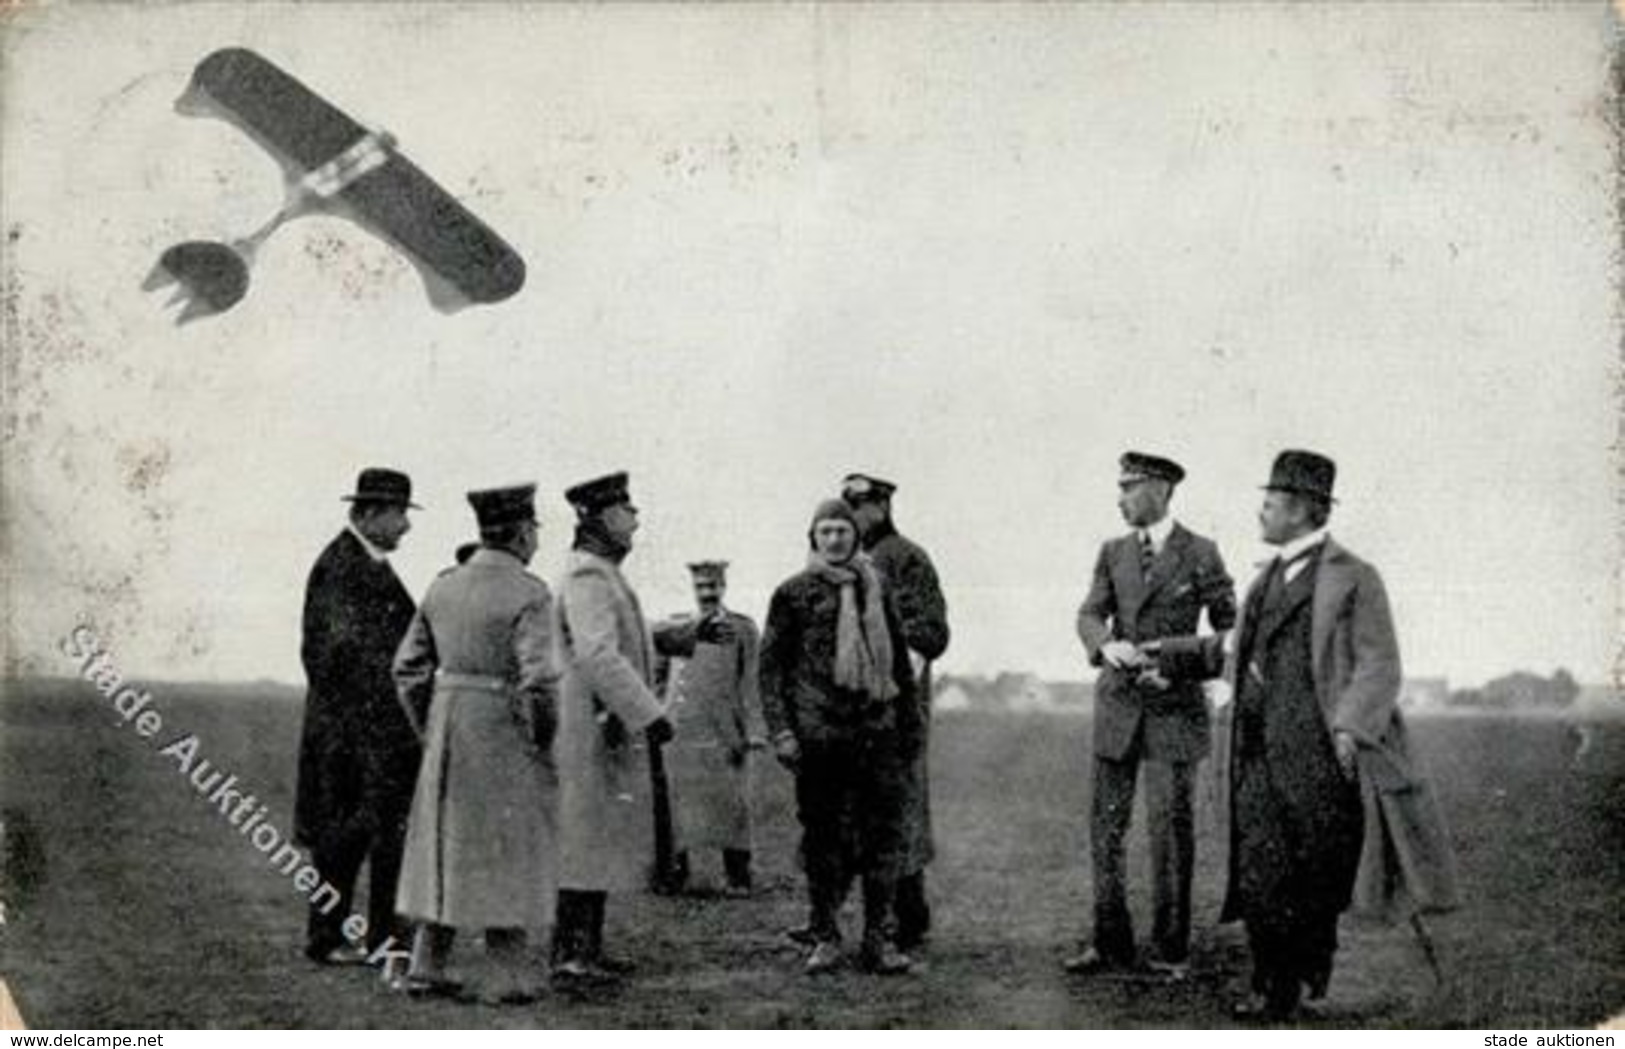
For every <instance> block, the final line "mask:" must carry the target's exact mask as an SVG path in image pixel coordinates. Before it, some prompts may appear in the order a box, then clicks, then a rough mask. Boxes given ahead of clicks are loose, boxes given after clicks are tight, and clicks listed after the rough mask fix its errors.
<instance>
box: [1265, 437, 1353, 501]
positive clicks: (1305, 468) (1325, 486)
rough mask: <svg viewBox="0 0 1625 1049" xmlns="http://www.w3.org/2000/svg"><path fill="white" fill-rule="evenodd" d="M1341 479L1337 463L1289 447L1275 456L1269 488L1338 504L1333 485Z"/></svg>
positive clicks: (1267, 489) (1319, 455) (1318, 455)
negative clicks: (1338, 477)
mask: <svg viewBox="0 0 1625 1049" xmlns="http://www.w3.org/2000/svg"><path fill="white" fill-rule="evenodd" d="M1336 480H1337V464H1336V463H1334V462H1332V461H1331V460H1330V459H1328V458H1326V457H1325V456H1324V455H1321V454H1319V453H1317V452H1307V451H1304V450H1302V449H1299V448H1289V449H1287V450H1286V451H1284V452H1282V453H1281V454H1280V455H1277V456H1276V457H1275V466H1274V467H1273V468H1272V469H1271V470H1270V483H1269V484H1266V485H1265V486H1264V489H1265V491H1274V492H1296V493H1297V494H1299V495H1308V496H1313V497H1314V498H1316V499H1322V500H1325V501H1326V502H1328V503H1335V502H1336V501H1337V500H1336V499H1333V498H1332V485H1333V483H1334V482H1335V481H1336Z"/></svg>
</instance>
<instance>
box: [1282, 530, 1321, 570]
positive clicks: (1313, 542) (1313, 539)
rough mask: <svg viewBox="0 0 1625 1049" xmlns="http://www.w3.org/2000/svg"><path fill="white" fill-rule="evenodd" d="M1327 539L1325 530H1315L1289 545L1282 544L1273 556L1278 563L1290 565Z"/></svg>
mask: <svg viewBox="0 0 1625 1049" xmlns="http://www.w3.org/2000/svg"><path fill="white" fill-rule="evenodd" d="M1327 538H1328V533H1327V531H1326V529H1324V528H1317V529H1315V530H1314V531H1313V532H1310V533H1309V534H1308V535H1300V536H1298V538H1296V539H1294V540H1292V541H1291V542H1290V543H1282V544H1281V546H1280V547H1278V548H1277V549H1276V551H1275V556H1276V557H1277V558H1279V559H1280V562H1281V563H1282V564H1283V565H1284V564H1290V563H1292V562H1293V561H1296V560H1297V559H1298V558H1300V557H1302V556H1303V555H1304V554H1307V553H1308V552H1309V551H1311V550H1313V549H1314V548H1315V547H1317V546H1319V545H1320V544H1321V543H1324V542H1325V541H1326V540H1327Z"/></svg>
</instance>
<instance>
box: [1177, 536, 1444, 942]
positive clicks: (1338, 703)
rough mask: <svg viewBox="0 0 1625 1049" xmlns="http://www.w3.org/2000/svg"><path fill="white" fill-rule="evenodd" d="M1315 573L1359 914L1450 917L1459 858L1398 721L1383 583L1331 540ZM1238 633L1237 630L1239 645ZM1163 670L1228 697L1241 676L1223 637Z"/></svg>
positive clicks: (1227, 732) (1315, 637)
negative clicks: (1354, 839) (1346, 778)
mask: <svg viewBox="0 0 1625 1049" xmlns="http://www.w3.org/2000/svg"><path fill="white" fill-rule="evenodd" d="M1316 572H1317V575H1316V578H1315V589H1314V596H1313V597H1312V598H1311V599H1310V600H1311V601H1312V602H1313V604H1312V606H1311V609H1312V611H1311V617H1312V618H1311V627H1310V631H1311V634H1310V636H1311V646H1312V651H1313V654H1314V680H1315V699H1316V702H1317V703H1318V704H1319V707H1320V711H1321V715H1322V716H1323V717H1324V718H1325V719H1326V725H1327V727H1328V728H1329V729H1330V730H1331V731H1333V732H1347V733H1348V734H1349V735H1351V736H1352V737H1353V738H1354V740H1355V741H1356V742H1357V743H1358V744H1359V751H1358V756H1357V758H1356V766H1357V769H1358V773H1359V777H1360V787H1361V794H1362V800H1363V803H1364V806H1365V823H1366V832H1365V842H1364V846H1363V849H1362V852H1361V855H1360V870H1359V875H1358V878H1357V880H1356V883H1355V890H1354V904H1355V907H1356V908H1357V909H1360V910H1364V911H1368V912H1379V913H1380V912H1389V911H1392V909H1393V906H1394V904H1395V903H1396V902H1397V901H1398V900H1399V899H1400V897H1401V894H1403V895H1404V896H1405V897H1407V898H1408V901H1409V903H1410V905H1411V906H1413V907H1415V908H1416V909H1420V910H1448V909H1450V908H1452V907H1455V906H1456V905H1457V901H1458V892H1457V887H1456V870H1455V854H1454V851H1453V849H1452V848H1451V845H1450V838H1449V834H1448V832H1447V831H1446V829H1445V825H1444V820H1443V817H1442V815H1441V814H1440V812H1439V808H1438V804H1437V801H1436V800H1435V799H1434V797H1433V793H1432V791H1431V789H1430V788H1429V786H1428V783H1427V780H1426V778H1425V777H1424V775H1423V773H1422V770H1421V768H1420V767H1419V764H1418V762H1417V760H1416V757H1415V755H1413V754H1412V752H1411V747H1410V740H1409V735H1408V733H1407V731H1406V727H1405V719H1404V718H1403V716H1401V714H1400V711H1399V705H1398V704H1399V692H1400V687H1401V685H1402V683H1403V680H1404V679H1403V670H1402V668H1401V664H1400V658H1399V642H1398V640H1397V638H1396V636H1395V632H1394V622H1393V614H1392V612H1391V611H1390V610H1389V607H1388V593H1387V590H1386V589H1385V588H1384V586H1383V583H1382V577H1381V576H1380V575H1379V574H1378V573H1377V570H1376V569H1375V568H1373V567H1372V566H1371V565H1369V564H1367V563H1366V562H1365V561H1362V560H1360V558H1358V557H1356V556H1354V554H1352V553H1350V552H1349V551H1348V550H1346V549H1344V548H1343V547H1342V546H1340V545H1339V544H1338V543H1336V542H1335V541H1333V540H1332V539H1329V538H1328V539H1327V540H1326V545H1325V547H1324V549H1323V550H1322V551H1321V554H1320V559H1319V566H1318V568H1317V569H1316ZM1264 579H1265V574H1260V575H1259V577H1258V578H1256V579H1255V580H1254V581H1253V582H1252V584H1251V585H1250V586H1249V588H1248V595H1249V598H1250V597H1251V594H1252V592H1253V590H1254V589H1255V588H1257V587H1259V586H1262V585H1263V583H1264ZM1245 605H1246V602H1243V608H1245ZM1244 628H1245V624H1244V623H1243V624H1238V627H1237V630H1236V635H1237V636H1240V635H1241V633H1242V630H1243V629H1244ZM1262 641H1263V639H1262V638H1260V639H1259V641H1258V642H1256V643H1260V644H1261V643H1262ZM1159 662H1160V668H1161V670H1162V672H1163V674H1164V675H1165V676H1169V677H1177V678H1185V679H1196V678H1201V677H1211V676H1214V675H1215V674H1217V673H1219V672H1221V671H1222V672H1223V674H1224V676H1225V678H1226V680H1227V681H1228V682H1229V684H1230V686H1231V689H1232V692H1234V689H1235V686H1236V680H1237V674H1238V673H1244V672H1245V668H1241V667H1239V666H1238V665H1237V659H1236V653H1235V652H1234V650H1233V648H1232V647H1230V646H1226V645H1225V644H1224V639H1223V638H1221V637H1204V638H1186V639H1182V640H1177V641H1170V642H1169V643H1168V644H1167V645H1165V646H1164V648H1163V651H1162V654H1161V656H1160V657H1159ZM1232 713H1233V711H1232V709H1231V708H1226V710H1225V712H1224V713H1223V714H1221V722H1220V732H1219V740H1218V748H1217V761H1216V764H1217V765H1218V771H1219V775H1220V777H1221V783H1220V790H1219V793H1218V797H1219V806H1218V807H1219V823H1220V828H1221V833H1220V835H1219V839H1220V840H1221V841H1222V842H1224V843H1225V844H1226V847H1228V845H1229V842H1230V812H1231V800H1232V799H1231V775H1232V772H1233V769H1232V762H1231V757H1232V754H1233V751H1234V746H1235V741H1234V725H1233V720H1234V719H1233V717H1232Z"/></svg>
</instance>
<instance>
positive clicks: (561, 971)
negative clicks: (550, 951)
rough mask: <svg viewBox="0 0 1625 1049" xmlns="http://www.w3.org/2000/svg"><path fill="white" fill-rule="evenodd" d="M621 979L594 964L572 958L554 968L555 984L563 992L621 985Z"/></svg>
mask: <svg viewBox="0 0 1625 1049" xmlns="http://www.w3.org/2000/svg"><path fill="white" fill-rule="evenodd" d="M620 980H621V978H620V977H619V976H617V975H615V974H614V973H612V972H610V971H609V970H608V969H605V968H603V967H601V966H599V965H596V964H594V963H593V962H589V961H583V960H582V959H580V958H570V959H567V960H565V961H563V962H560V963H559V964H558V965H555V966H553V984H554V986H556V987H558V988H560V989H561V990H566V991H570V990H586V989H589V988H594V987H608V986H612V985H614V984H617V983H620Z"/></svg>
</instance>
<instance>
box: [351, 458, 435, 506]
mask: <svg viewBox="0 0 1625 1049" xmlns="http://www.w3.org/2000/svg"><path fill="white" fill-rule="evenodd" d="M340 498H342V499H344V500H345V501H346V502H350V503H387V504H390V505H393V506H408V507H411V508H412V509H413V510H421V509H423V507H421V506H419V505H418V504H417V503H414V502H413V501H412V479H411V478H410V477H408V476H406V475H405V474H403V473H401V472H400V471H399V470H391V469H389V468H388V467H384V466H369V467H367V468H366V469H365V470H362V471H361V472H360V473H359V474H357V475H356V479H355V492H354V494H351V495H346V496H341V497H340Z"/></svg>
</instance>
